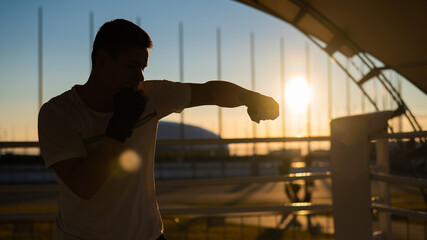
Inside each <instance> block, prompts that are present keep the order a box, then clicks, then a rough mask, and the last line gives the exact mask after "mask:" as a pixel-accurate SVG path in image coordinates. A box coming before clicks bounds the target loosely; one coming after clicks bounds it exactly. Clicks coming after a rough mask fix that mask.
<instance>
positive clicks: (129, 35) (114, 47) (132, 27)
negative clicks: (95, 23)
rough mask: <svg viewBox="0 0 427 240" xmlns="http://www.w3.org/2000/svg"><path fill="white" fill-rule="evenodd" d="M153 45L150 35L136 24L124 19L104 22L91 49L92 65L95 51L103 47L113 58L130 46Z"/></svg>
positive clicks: (93, 64)
mask: <svg viewBox="0 0 427 240" xmlns="http://www.w3.org/2000/svg"><path fill="white" fill-rule="evenodd" d="M152 45H153V43H152V41H151V38H150V36H149V35H148V34H147V33H146V32H145V31H144V30H142V29H141V28H140V27H139V26H138V25H136V24H134V23H132V22H129V21H127V20H125V19H115V20H112V21H109V22H106V23H104V25H102V27H101V28H100V29H99V31H98V33H97V34H96V37H95V41H94V43H93V50H92V56H91V57H92V67H93V66H95V62H96V53H97V52H98V51H99V50H100V49H103V50H104V51H106V52H107V53H108V54H109V55H110V56H111V57H112V58H113V59H117V57H118V56H119V55H120V54H122V53H125V52H126V51H128V50H129V48H130V47H140V48H142V49H149V48H151V47H152Z"/></svg>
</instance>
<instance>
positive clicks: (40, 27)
mask: <svg viewBox="0 0 427 240" xmlns="http://www.w3.org/2000/svg"><path fill="white" fill-rule="evenodd" d="M38 17H39V19H38V20H39V21H38V23H39V24H38V26H39V36H38V37H39V41H38V42H39V109H40V108H41V107H42V105H43V9H42V8H41V7H39V13H38Z"/></svg>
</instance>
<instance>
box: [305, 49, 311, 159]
mask: <svg viewBox="0 0 427 240" xmlns="http://www.w3.org/2000/svg"><path fill="white" fill-rule="evenodd" d="M309 50H310V49H309V46H308V43H306V44H305V66H306V67H305V71H306V73H305V77H306V80H307V84H308V86H309V87H310V89H311V80H310V52H309ZM310 136H311V99H310V101H308V106H307V137H310ZM310 153H311V142H310V141H307V154H310Z"/></svg>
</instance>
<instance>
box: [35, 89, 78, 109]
mask: <svg viewBox="0 0 427 240" xmlns="http://www.w3.org/2000/svg"><path fill="white" fill-rule="evenodd" d="M72 91H73V89H69V90H67V91H65V92H63V93H61V94H59V95H57V96H55V97H53V98H51V99H50V100H49V101H47V102H46V103H44V104H43V105H42V107H41V109H40V113H42V112H52V111H61V110H66V109H68V108H69V107H70V106H72V105H75V104H76V99H75V97H74V94H73V92H72Z"/></svg>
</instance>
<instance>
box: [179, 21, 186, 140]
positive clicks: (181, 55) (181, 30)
mask: <svg viewBox="0 0 427 240" xmlns="http://www.w3.org/2000/svg"><path fill="white" fill-rule="evenodd" d="M179 81H180V82H184V27H183V24H182V22H180V23H179ZM180 136H181V139H184V138H185V132H184V111H182V112H181V127H180Z"/></svg>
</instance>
